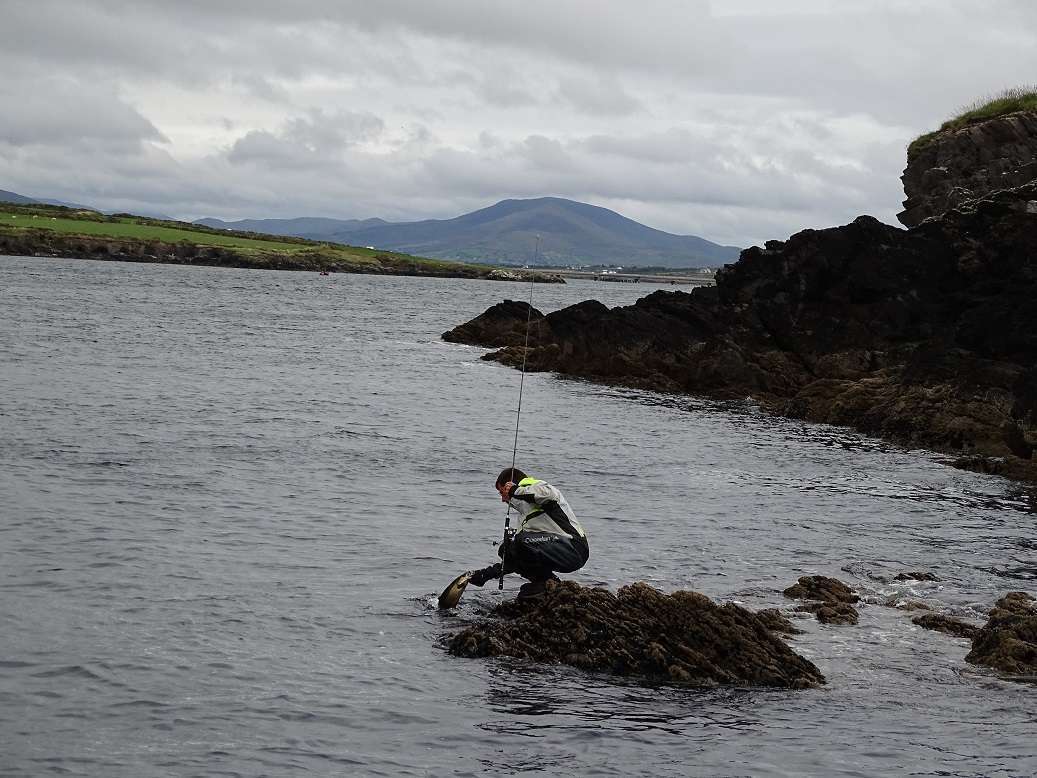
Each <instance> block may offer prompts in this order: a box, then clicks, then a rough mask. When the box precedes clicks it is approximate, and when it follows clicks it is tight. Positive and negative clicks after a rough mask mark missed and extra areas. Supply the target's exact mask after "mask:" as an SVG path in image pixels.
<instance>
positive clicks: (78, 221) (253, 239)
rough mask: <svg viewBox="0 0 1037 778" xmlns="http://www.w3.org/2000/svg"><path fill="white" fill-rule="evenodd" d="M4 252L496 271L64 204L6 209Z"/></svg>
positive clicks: (0, 235)
mask: <svg viewBox="0 0 1037 778" xmlns="http://www.w3.org/2000/svg"><path fill="white" fill-rule="evenodd" d="M0 254H32V255H46V256H62V255H63V256H71V257H83V258H91V259H112V260H126V261H135V262H168V263H178V264H196V265H217V266H232V267H253V268H268V269H282V270H327V271H330V272H350V273H384V274H399V275H431V276H449V277H468V278H479V277H485V276H487V275H488V274H489V272H490V268H487V267H481V266H477V265H471V264H462V263H459V262H446V261H442V260H434V259H425V258H422V257H414V256H411V255H409V254H401V253H399V252H391V251H378V250H374V249H366V248H359V247H355V246H346V245H343V244H339V243H328V242H320V241H312V240H306V239H304V238H294V237H283V236H271V235H263V234H260V233H252V232H236V231H227V230H219V229H213V228H211V227H204V226H201V225H195V224H188V223H186V222H174V221H165V220H162V219H150V218H146V217H141V216H132V215H129V214H116V215H114V216H106V215H104V214H100V213H97V212H96V211H85V210H76V209H72V208H65V207H61V206H48V205H35V204H33V205H13V204H8V203H4V204H0Z"/></svg>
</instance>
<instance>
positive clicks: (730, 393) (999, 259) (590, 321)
mask: <svg viewBox="0 0 1037 778" xmlns="http://www.w3.org/2000/svg"><path fill="white" fill-rule="evenodd" d="M1035 122H1037V115H1034V114H1030V113H1025V114H1021V115H1020V114H1015V115H1012V116H1009V117H1001V118H998V119H992V120H989V121H987V122H983V123H980V124H977V125H975V126H973V127H970V128H968V129H967V130H966V131H960V130H959V131H955V132H954V133H950V134H948V136H947V137H939V136H938V137H935V138H934V139H932V140H930V141H929V143H928V145H926V146H923V148H922V149H921V150H919V151H917V152H916V153H915V154H914V155H913V158H912V160H911V162H910V164H909V165H908V170H907V171H906V172H905V176H904V180H905V183H906V182H908V181H911V182H914V181H916V180H922V181H928V180H930V179H931V178H932V177H933V175H934V174H931V173H930V174H926V173H925V172H924V171H925V170H935V169H936V168H937V167H939V166H940V164H941V163H942V162H944V161H948V164H947V166H946V167H947V175H948V176H949V177H950V180H951V181H952V182H953V181H957V182H959V184H960V186H958V187H957V189H955V191H957V190H958V189H960V190H968V191H969V192H970V193H972V194H976V193H977V192H978V193H979V196H978V197H976V198H975V199H965V200H963V201H959V200H957V199H955V198H951V199H950V200H948V199H947V198H946V197H943V196H942V195H941V196H938V197H937V196H934V198H932V199H930V200H929V201H927V203H928V204H927V205H926V206H925V208H922V204H921V201H919V200H918V197H919V195H918V194H917V193H916V194H911V192H914V188H913V187H914V183H912V184H911V187H912V189H911V190H910V191H909V201H911V200H912V198H914V204H913V205H911V206H910V208H909V210H910V211H911V212H912V213H914V214H915V215H916V216H918V215H921V214H923V213H928V212H930V211H933V212H935V211H938V210H939V209H941V208H944V207H945V206H946V205H947V204H948V203H953V206H954V207H952V208H951V209H950V210H945V211H941V212H940V213H938V214H935V213H934V215H932V216H929V217H927V218H923V219H922V220H921V221H919V222H918V223H917V225H916V226H913V227H912V228H910V229H908V230H906V231H905V230H902V229H898V228H895V227H892V226H889V225H886V224H882V223H880V222H878V221H877V220H875V219H873V218H871V217H868V216H862V217H859V218H858V219H856V220H855V221H853V222H852V223H850V224H847V225H844V226H842V227H834V228H831V229H825V230H805V231H803V232H800V233H798V234H796V235H793V236H792V237H791V238H789V239H788V240H787V241H768V242H767V243H766V244H765V246H763V247H753V248H750V249H747V250H746V251H743V252H742V255H741V257H740V259H739V260H738V262H736V263H735V264H733V265H729V266H727V267H725V268H724V269H722V270H721V271H719V272H718V273H717V280H716V286H714V287H703V288H698V289H694V290H692V291H691V292H690V293H684V292H663V291H660V292H656V293H654V294H651V295H649V296H647V297H645V298H643V299H641V300H639V301H638V302H637V303H636V304H634V305H632V306H627V307H623V308H615V309H608V308H606V307H605V306H604V305H602V304H600V303H598V302H595V301H588V302H584V303H580V304H578V305H574V306H571V307H569V308H566V309H564V310H561V311H557V312H554V313H551V314H549V315H546V316H545V315H543V314H541V313H540V312H539V311H535V310H534V311H533V312H532V321H533V325H534V326H533V328H532V331H531V333H530V348H529V353H528V355H527V369H532V370H549V371H555V372H557V373H560V374H562V375H567V376H574V377H580V378H586V379H591V380H595V381H600V382H605V383H610V384H617V385H625V386H632V387H640V388H647V389H654V390H661V391H667V392H682V393H692V394H699V395H705V396H709V397H714V398H718V399H742V398H745V397H746V396H751V397H753V398H754V399H755V400H756V401H757V402H758V403H760V405H761V406H762V407H764V408H765V409H766V410H768V411H770V412H773V413H777V414H782V415H785V416H790V417H794V418H802V419H806V420H810V421H815V422H825V423H831V424H837V425H846V426H850V427H853V428H855V429H857V430H860V431H862V432H864V433H867V434H872V435H876V436H879V437H882V438H886V439H889V440H892V441H895V442H898V443H902V444H905V445H909V446H916V447H925V448H929V449H933V450H936V451H940V452H945V453H948V454H952V455H954V457H955V460H954V463H955V464H956V465H957V466H959V467H963V468H967V469H972V470H977V471H981V472H987V473H999V474H1003V475H1006V476H1009V477H1012V478H1017V479H1023V480H1029V481H1037V460H1035V459H1034V456H1033V454H1034V448H1035V446H1037V180H1034V178H1035V177H1037V167H1035V165H1034V164H1032V163H1034V161H1035V160H1034V157H1033V154H1034V151H1033V149H1037V142H1035V143H1034V144H1032V145H1030V146H1026V148H1023V146H1024V145H1025V144H1023V143H1022V142H1021V141H1020V140H1019V138H1021V137H1026V138H1030V137H1031V135H1030V129H1028V128H1037V123H1035ZM1020 133H1022V134H1020ZM1033 137H1037V136H1033ZM977 138H983V139H986V140H985V141H984V143H986V144H987V146H983V148H986V151H985V152H984V153H974V152H969V151H968V148H969V147H968V144H972V146H973V147H976V144H977V142H978V141H977V140H976V139H977ZM1002 138H1008V139H1010V141H1011V142H1006V143H1007V145H1006V147H1005V149H1003V152H1004V153H1000V154H999V153H998V151H997V149H994V150H991V149H990V148H989V144H995V146H996V145H997V144H998V143H1000V140H999V139H1002ZM980 145H981V146H982V144H980ZM998 148H1000V147H998ZM1027 149H1030V150H1029V151H1027ZM970 153H971V154H972V156H971V157H969V154H970ZM966 159H971V160H972V163H971V164H972V166H971V167H969V164H967V162H966V161H965V160H966ZM950 160H958V161H957V162H954V163H953V164H952V163H951V162H950ZM988 162H989V166H988V167H984V165H987V163H988ZM934 166H935V167H934ZM920 170H921V171H922V172H919V171H920ZM981 170H987V171H988V172H987V175H986V177H985V179H984V177H983V176H982V175H981V172H980V171H981ZM995 172H996V173H997V175H996V176H995V175H994V173H995ZM927 176H928V177H927ZM1027 176H1029V178H1028V179H1027V182H1026V183H1023V184H1021V185H1018V186H1014V187H1010V188H1003V189H997V188H996V185H997V184H996V182H1006V181H1007V182H1011V183H1018V182H1019V180H1020V179H1022V178H1026V177H1027ZM980 179H984V180H986V181H987V182H988V184H990V185H989V186H987V187H986V188H984V187H982V186H980V185H979V184H978V183H977V181H978V180H980ZM990 182H995V183H992V184H991V183H990ZM992 187H994V188H993V189H992ZM952 189H954V187H952ZM934 191H935V190H934ZM956 197H957V196H956ZM941 198H942V199H941ZM920 208H922V210H919V209H920ZM911 220H912V221H913V220H914V217H912V219H911ZM526 316H527V306H526V305H525V304H524V303H516V302H510V301H506V302H504V303H500V304H498V305H496V306H494V307H492V308H490V309H489V310H488V311H486V312H485V313H483V314H482V315H480V316H478V317H476V318H475V319H473V320H472V321H469V322H467V323H466V324H463V325H461V326H459V327H457V328H455V329H453V330H451V331H450V332H447V333H445V334H444V335H443V337H444V339H446V340H448V341H455V342H462V343H469V344H474V345H481V346H486V347H490V348H495V349H498V350H497V351H495V352H493V353H492V354H489V355H487V357H486V358H489V359H495V360H497V361H500V362H503V363H505V364H511V365H515V364H517V363H519V362H520V361H521V356H522V354H521V350H522V345H521V344H522V337H521V336H522V334H523V333H524V328H525V323H526Z"/></svg>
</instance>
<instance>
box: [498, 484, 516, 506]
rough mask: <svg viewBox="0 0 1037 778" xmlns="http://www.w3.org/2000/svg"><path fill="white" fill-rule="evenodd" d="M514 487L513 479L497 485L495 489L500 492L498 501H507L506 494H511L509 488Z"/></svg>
mask: <svg viewBox="0 0 1037 778" xmlns="http://www.w3.org/2000/svg"><path fill="white" fill-rule="evenodd" d="M514 488H515V482H514V481H508V482H507V483H506V484H502V485H500V486H498V487H497V491H498V492H500V501H501V502H507V501H508V495H509V494H511V490H512V489H514Z"/></svg>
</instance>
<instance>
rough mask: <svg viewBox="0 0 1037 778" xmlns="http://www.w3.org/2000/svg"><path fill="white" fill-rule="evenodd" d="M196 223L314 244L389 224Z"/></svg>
mask: <svg viewBox="0 0 1037 778" xmlns="http://www.w3.org/2000/svg"><path fill="white" fill-rule="evenodd" d="M194 223H195V224H201V225H203V226H205V227H212V228H213V229H216V230H238V231H240V232H261V233H265V234H267V235H294V236H296V237H299V238H310V239H311V240H335V239H333V238H332V237H331V236H332V235H339V236H341V235H344V234H346V233H348V232H353V231H355V230H359V229H363V228H365V227H377V226H380V225H383V224H388V222H386V221H385V220H384V219H325V218H321V217H317V216H303V217H300V218H297V219H239V220H238V221H233V222H225V221H223V220H222V219H198V220H196V221H195V222H194Z"/></svg>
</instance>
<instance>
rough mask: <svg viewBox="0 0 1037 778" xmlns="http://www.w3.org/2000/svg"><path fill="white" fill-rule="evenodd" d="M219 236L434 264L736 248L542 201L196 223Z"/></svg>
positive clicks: (694, 255)
mask: <svg viewBox="0 0 1037 778" xmlns="http://www.w3.org/2000/svg"><path fill="white" fill-rule="evenodd" d="M195 224H204V225H206V226H209V227H216V228H218V229H234V230H245V231H250V232H265V233H269V234H272V235H297V236H299V237H303V238H312V239H314V240H326V241H335V242H338V243H347V244H350V245H353V246H375V247H377V248H380V249H386V250H390V251H401V252H406V253H408V254H418V255H420V256H425V257H436V258H438V259H456V260H462V261H469V262H495V263H503V264H526V263H528V262H530V261H531V260H532V259H533V250H534V247H535V246H536V236H537V235H540V236H541V237H542V243H541V252H540V257H539V258H538V259H537V264H542V265H573V264H580V265H606V264H608V265H622V266H624V267H717V266H719V265H723V264H726V263H728V262H733V261H734V260H736V259H737V258H738V252H739V251H740V249H738V248H737V247H735V246H721V245H718V244H716V243H712V242H710V241H708V240H706V239H705V238H699V237H696V236H694V235H673V234H671V233H668V232H663V231H661V230H656V229H652V228H651V227H646V226H645V225H643V224H640V223H638V222H635V221H634V220H633V219H628V218H626V217H625V216H621V215H620V214H618V213H616V212H615V211H610V210H608V209H607V208H599V207H598V206H595V205H588V204H587V203H580V202H576V201H574V200H564V199H562V198H559V197H541V198H537V199H534V200H502V201H501V202H499V203H497V204H496V205H491V206H490V207H488V208H482V209H481V210H478V211H473V212H472V213H466V214H464V215H462V216H458V217H456V218H454V219H428V220H425V221H417V222H386V221H384V220H382V219H362V220H361V219H349V220H341V219H318V218H301V219H244V220H242V221H235V222H224V221H220V220H219V219H199V220H198V221H196V222H195Z"/></svg>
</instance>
